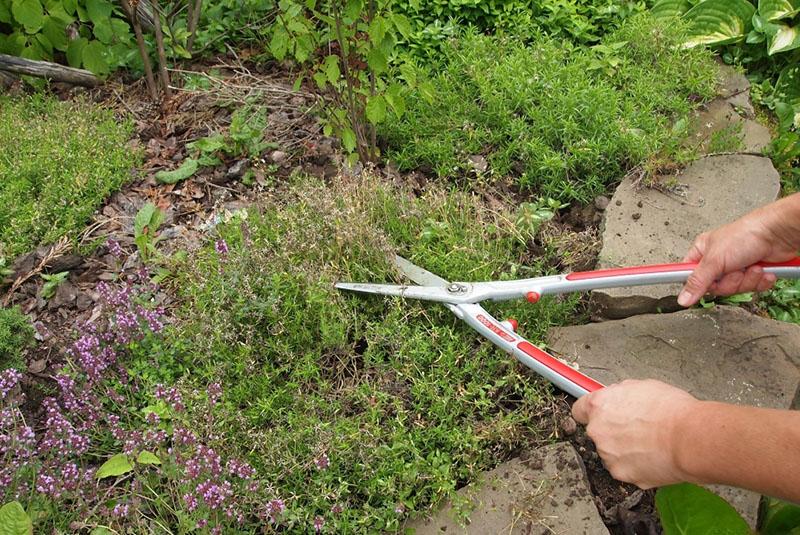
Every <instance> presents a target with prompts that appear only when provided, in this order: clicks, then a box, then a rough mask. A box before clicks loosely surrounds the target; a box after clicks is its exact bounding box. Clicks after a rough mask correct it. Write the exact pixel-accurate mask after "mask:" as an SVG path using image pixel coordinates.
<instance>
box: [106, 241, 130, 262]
mask: <svg viewBox="0 0 800 535" xmlns="http://www.w3.org/2000/svg"><path fill="white" fill-rule="evenodd" d="M106 247H108V252H109V253H111V254H112V255H113V256H115V257H117V258H122V255H123V254H125V253H123V251H122V247H120V245H119V242H118V241H117V240H115V239H113V238H109V240H108V241H107V242H106Z"/></svg>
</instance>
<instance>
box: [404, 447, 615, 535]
mask: <svg viewBox="0 0 800 535" xmlns="http://www.w3.org/2000/svg"><path fill="white" fill-rule="evenodd" d="M458 495H459V499H458V500H456V502H457V503H458V504H459V505H458V506H457V507H456V506H454V504H453V503H448V504H446V505H445V506H444V507H443V508H442V509H440V510H439V511H437V512H436V513H435V514H434V516H433V517H431V518H428V519H417V520H413V521H409V522H408V523H406V525H405V526H404V532H405V533H415V534H416V535H432V534H434V533H436V534H440V533H447V534H475V535H484V534H489V533H492V534H494V533H503V534H509V535H513V534H519V535H522V534H525V535H539V534H541V535H552V534H573V533H582V534H587V535H595V534H596V535H608V529H607V528H606V527H605V525H604V524H603V521H602V519H601V518H600V514H599V513H598V511H597V508H596V507H595V505H594V502H593V500H592V494H591V492H590V491H589V482H588V480H587V479H586V471H585V468H584V466H583V461H582V460H581V458H580V457H579V456H578V453H577V452H576V451H575V448H573V447H572V445H571V444H569V443H567V442H560V443H557V444H551V445H549V446H545V447H543V448H540V449H538V450H536V451H534V452H533V453H531V454H530V456H529V457H525V458H515V459H512V460H510V461H508V462H505V463H503V464H501V465H500V466H498V467H497V468H495V469H494V470H492V471H490V472H487V473H485V474H484V475H483V477H482V478H481V480H480V481H479V482H478V483H476V484H474V485H468V486H467V487H464V488H462V489H460V490H459V491H458ZM462 499H463V502H464V503H461V502H462ZM461 511H463V512H465V513H467V519H466V521H462V522H459V521H458V520H457V518H458V517H459V516H460V515H459V512H461ZM462 518H463V517H462Z"/></svg>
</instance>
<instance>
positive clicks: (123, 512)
mask: <svg viewBox="0 0 800 535" xmlns="http://www.w3.org/2000/svg"><path fill="white" fill-rule="evenodd" d="M111 514H112V515H114V516H116V517H117V518H124V517H126V516H128V504H127V503H126V504H124V505H123V504H121V503H118V504H117V505H115V506H114V509H113V510H112V511H111Z"/></svg>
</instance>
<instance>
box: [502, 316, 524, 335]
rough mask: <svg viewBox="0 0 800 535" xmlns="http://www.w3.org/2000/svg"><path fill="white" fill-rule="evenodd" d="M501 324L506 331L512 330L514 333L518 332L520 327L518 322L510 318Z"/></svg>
mask: <svg viewBox="0 0 800 535" xmlns="http://www.w3.org/2000/svg"><path fill="white" fill-rule="evenodd" d="M500 324H501V325H502V326H503V327H505V328H506V329H510V330H512V331H514V332H517V328H518V327H519V323H517V320H515V319H514V318H508V319H507V320H505V321H501V322H500Z"/></svg>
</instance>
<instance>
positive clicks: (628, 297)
mask: <svg viewBox="0 0 800 535" xmlns="http://www.w3.org/2000/svg"><path fill="white" fill-rule="evenodd" d="M779 189H780V177H779V175H778V172H777V171H776V170H775V168H774V167H773V166H772V162H771V161H770V159H769V158H764V157H761V156H753V155H744V154H737V155H723V156H709V157H706V158H702V159H700V160H697V161H696V162H694V163H693V164H692V165H690V166H689V167H688V168H687V169H686V170H685V171H684V172H683V174H681V175H679V176H678V177H677V178H670V179H665V180H663V181H660V182H658V186H657V188H656V187H645V186H641V185H636V184H635V183H634V181H633V179H631V178H626V179H625V180H623V181H622V183H621V184H620V185H619V187H618V188H617V190H616V192H615V193H614V196H613V197H612V199H611V202H610V203H609V205H608V207H607V208H606V211H605V219H604V222H603V236H602V238H603V248H602V250H601V251H600V255H599V268H611V267H622V266H635V265H639V264H660V263H665V262H679V261H680V260H681V259H682V258H683V256H684V255H685V254H686V252H687V251H688V250H689V247H690V246H691V244H692V242H693V241H694V239H695V237H696V236H697V235H698V234H700V233H702V232H705V231H707V230H711V229H713V228H716V227H718V226H720V225H723V224H725V223H728V222H730V221H733V220H734V219H737V218H739V217H741V216H743V215H744V214H746V213H748V212H750V211H751V210H753V209H755V208H757V207H759V206H762V205H764V204H767V203H769V202H772V201H774V200H775V199H777V197H778V192H779ZM679 290H680V285H677V284H672V285H657V286H643V287H632V288H614V289H608V290H599V291H595V292H592V303H593V309H594V312H595V313H596V314H598V315H600V316H603V317H607V318H623V317H627V316H631V315H634V314H642V313H647V312H655V311H658V310H661V311H669V310H677V309H678V305H677V302H676V296H677V295H678V291H679Z"/></svg>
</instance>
